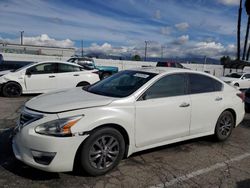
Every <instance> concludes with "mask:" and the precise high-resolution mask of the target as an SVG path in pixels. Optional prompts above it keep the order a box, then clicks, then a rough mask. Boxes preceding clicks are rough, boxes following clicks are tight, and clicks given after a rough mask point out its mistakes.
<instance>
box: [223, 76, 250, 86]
mask: <svg viewBox="0 0 250 188" xmlns="http://www.w3.org/2000/svg"><path fill="white" fill-rule="evenodd" d="M221 80H223V81H224V82H226V83H227V84H230V85H232V86H235V87H237V88H239V89H247V88H250V73H244V72H236V73H231V74H228V75H226V76H224V77H221Z"/></svg>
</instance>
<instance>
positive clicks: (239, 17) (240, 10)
mask: <svg viewBox="0 0 250 188" xmlns="http://www.w3.org/2000/svg"><path fill="white" fill-rule="evenodd" d="M241 14H242V0H240V6H239V13H238V26H237V60H240V27H241Z"/></svg>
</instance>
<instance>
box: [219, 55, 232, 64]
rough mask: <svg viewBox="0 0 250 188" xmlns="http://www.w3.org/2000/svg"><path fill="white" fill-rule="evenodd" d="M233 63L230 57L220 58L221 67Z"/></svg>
mask: <svg viewBox="0 0 250 188" xmlns="http://www.w3.org/2000/svg"><path fill="white" fill-rule="evenodd" d="M230 61H231V58H230V57H229V56H223V57H221V58H220V63H221V65H225V64H227V63H229V62H230Z"/></svg>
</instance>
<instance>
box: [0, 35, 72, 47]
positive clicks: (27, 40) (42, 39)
mask: <svg viewBox="0 0 250 188" xmlns="http://www.w3.org/2000/svg"><path fill="white" fill-rule="evenodd" d="M0 39H1V41H3V42H7V43H20V39H2V38H0ZM23 42H24V44H28V45H38V46H53V47H62V48H71V47H74V42H73V41H71V40H70V39H65V40H56V39H54V38H50V37H49V36H48V35H47V34H42V35H40V36H35V37H24V38H23Z"/></svg>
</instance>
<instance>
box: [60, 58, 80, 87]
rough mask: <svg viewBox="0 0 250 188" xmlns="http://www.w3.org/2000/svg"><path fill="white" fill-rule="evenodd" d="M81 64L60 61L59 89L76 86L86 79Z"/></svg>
mask: <svg viewBox="0 0 250 188" xmlns="http://www.w3.org/2000/svg"><path fill="white" fill-rule="evenodd" d="M84 72H85V71H81V69H80V67H79V66H74V65H69V64H66V63H58V89H67V88H74V87H76V85H77V84H78V83H79V82H81V80H84V79H85V76H84Z"/></svg>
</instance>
